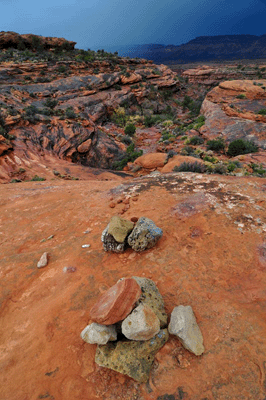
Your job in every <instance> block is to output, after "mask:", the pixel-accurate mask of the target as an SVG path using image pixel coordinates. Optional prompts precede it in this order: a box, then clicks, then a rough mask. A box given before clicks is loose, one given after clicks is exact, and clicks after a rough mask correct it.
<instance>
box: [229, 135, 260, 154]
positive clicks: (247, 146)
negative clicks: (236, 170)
mask: <svg viewBox="0 0 266 400" xmlns="http://www.w3.org/2000/svg"><path fill="white" fill-rule="evenodd" d="M258 149H259V148H258V146H257V145H256V144H255V143H253V142H249V141H247V140H244V139H236V140H233V141H232V142H231V143H230V144H229V146H228V150H227V154H228V156H230V157H235V156H238V155H240V154H248V153H256V152H257V151H258Z"/></svg>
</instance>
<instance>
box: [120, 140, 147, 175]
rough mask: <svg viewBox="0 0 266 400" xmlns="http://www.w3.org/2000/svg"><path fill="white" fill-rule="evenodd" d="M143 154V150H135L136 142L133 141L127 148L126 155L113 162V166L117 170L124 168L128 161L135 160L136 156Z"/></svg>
mask: <svg viewBox="0 0 266 400" xmlns="http://www.w3.org/2000/svg"><path fill="white" fill-rule="evenodd" d="M142 154H143V151H142V150H139V151H137V150H135V144H134V143H131V144H130V145H129V146H128V148H127V150H126V155H125V156H123V158H122V159H121V160H120V161H116V162H115V163H114V164H113V168H114V169H116V170H122V169H123V168H124V167H125V166H126V165H127V163H128V162H133V161H135V160H136V158H138V157H140V156H141V155H142Z"/></svg>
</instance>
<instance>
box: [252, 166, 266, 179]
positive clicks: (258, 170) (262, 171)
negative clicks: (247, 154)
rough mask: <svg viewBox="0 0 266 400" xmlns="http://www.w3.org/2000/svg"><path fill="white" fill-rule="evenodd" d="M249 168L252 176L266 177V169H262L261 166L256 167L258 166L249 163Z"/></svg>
mask: <svg viewBox="0 0 266 400" xmlns="http://www.w3.org/2000/svg"><path fill="white" fill-rule="evenodd" d="M249 166H250V167H251V168H252V170H253V173H254V174H257V175H261V176H264V175H266V169H265V168H263V165H262V164H260V165H258V164H254V163H250V164H249Z"/></svg>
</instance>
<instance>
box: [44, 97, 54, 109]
mask: <svg viewBox="0 0 266 400" xmlns="http://www.w3.org/2000/svg"><path fill="white" fill-rule="evenodd" d="M44 105H45V107H48V108H55V106H56V105H57V100H54V99H51V98H48V99H47V100H45V102H44Z"/></svg>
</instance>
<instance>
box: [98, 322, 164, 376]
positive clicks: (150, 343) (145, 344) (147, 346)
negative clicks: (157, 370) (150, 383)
mask: <svg viewBox="0 0 266 400" xmlns="http://www.w3.org/2000/svg"><path fill="white" fill-rule="evenodd" d="M168 337H169V334H168V331H167V329H163V330H161V331H160V332H159V333H158V334H157V335H155V337H153V338H152V339H150V340H145V341H135V340H132V341H118V342H115V343H107V344H106V345H104V346H98V347H97V350H96V356H95V362H96V363H97V364H98V365H100V366H101V367H106V368H110V369H112V370H114V371H117V372H120V373H121V374H126V375H128V376H130V377H131V378H133V379H135V380H136V381H138V382H147V380H148V379H149V375H150V369H151V367H152V363H153V360H154V357H155V355H156V353H157V352H158V350H159V349H160V348H161V347H163V345H164V344H165V343H166V342H167V340H168Z"/></svg>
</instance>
